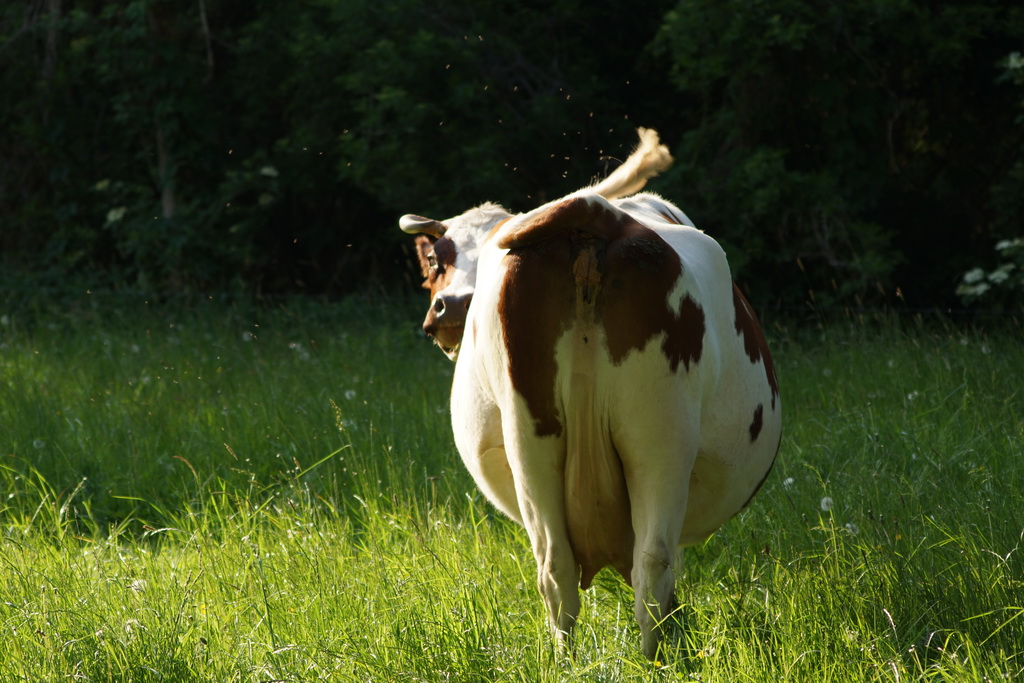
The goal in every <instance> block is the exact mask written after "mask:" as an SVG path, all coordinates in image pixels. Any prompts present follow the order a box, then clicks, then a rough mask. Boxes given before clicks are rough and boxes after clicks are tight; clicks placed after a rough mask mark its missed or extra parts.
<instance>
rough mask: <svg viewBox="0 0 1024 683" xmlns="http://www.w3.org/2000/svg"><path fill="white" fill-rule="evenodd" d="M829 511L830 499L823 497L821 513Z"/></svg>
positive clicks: (830, 506) (830, 507)
mask: <svg viewBox="0 0 1024 683" xmlns="http://www.w3.org/2000/svg"><path fill="white" fill-rule="evenodd" d="M831 509H832V499H831V498H829V497H828V496H825V497H824V498H822V499H821V511H822V512H828V511H829V510H831Z"/></svg>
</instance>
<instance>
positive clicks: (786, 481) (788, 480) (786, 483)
mask: <svg viewBox="0 0 1024 683" xmlns="http://www.w3.org/2000/svg"><path fill="white" fill-rule="evenodd" d="M795 483H796V479H794V478H793V477H786V478H785V479H783V480H782V486H783V488H787V489H788V488H792V487H793V484H795Z"/></svg>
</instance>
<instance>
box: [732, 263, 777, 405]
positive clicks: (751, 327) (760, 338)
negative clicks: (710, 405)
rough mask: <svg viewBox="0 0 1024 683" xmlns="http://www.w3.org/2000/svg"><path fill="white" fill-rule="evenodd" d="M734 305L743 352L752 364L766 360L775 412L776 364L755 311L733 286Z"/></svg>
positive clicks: (741, 293)
mask: <svg viewBox="0 0 1024 683" xmlns="http://www.w3.org/2000/svg"><path fill="white" fill-rule="evenodd" d="M732 303H733V307H734V308H735V309H736V323H735V324H736V333H737V334H739V335H741V336H742V337H743V350H744V351H746V353H747V357H748V358H750V362H751V363H756V362H757V361H758V360H759V359H763V360H764V373H765V376H766V378H767V379H768V385H769V386H770V387H771V389H772V410H775V401H776V399H777V398H778V396H779V380H778V378H777V377H776V376H775V363H774V362H772V354H771V352H770V351H769V350H768V342H766V341H765V339H764V333H763V332H762V331H761V325H760V324H759V323H758V322H757V317H756V316H755V315H754V309H752V308H751V307H750V304H749V303H748V302H747V299H746V297H745V296H743V292H741V291H740V288H739V287H737V286H736V284H735V283H733V285H732Z"/></svg>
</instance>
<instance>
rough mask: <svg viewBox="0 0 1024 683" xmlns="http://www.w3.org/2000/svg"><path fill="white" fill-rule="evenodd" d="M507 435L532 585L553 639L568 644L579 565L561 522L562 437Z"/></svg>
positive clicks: (576, 600)
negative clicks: (532, 563)
mask: <svg viewBox="0 0 1024 683" xmlns="http://www.w3.org/2000/svg"><path fill="white" fill-rule="evenodd" d="M531 427H532V425H531ZM507 437H509V438H508V439H507V441H506V447H507V449H508V454H509V464H510V465H511V466H512V469H513V474H514V477H515V482H516V493H517V494H518V498H519V508H520V512H521V513H522V520H523V526H525V527H526V531H527V533H528V534H529V536H530V543H531V545H532V546H533V554H534V557H535V558H536V560H537V587H538V588H539V589H540V594H541V596H542V597H543V598H544V602H545V603H546V605H547V608H548V616H549V619H550V623H551V629H552V632H553V634H554V636H555V638H556V640H557V641H558V642H559V643H560V644H562V645H565V646H568V645H569V641H570V636H571V634H572V628H573V626H574V625H575V623H576V618H577V617H578V616H579V612H580V597H579V568H578V566H577V564H576V557H575V556H574V555H573V552H572V546H571V545H570V543H569V535H568V530H567V527H566V517H565V484H564V467H565V445H564V439H562V438H559V437H544V438H538V437H532V436H529V437H525V439H524V438H523V437H520V436H519V435H513V434H508V435H507Z"/></svg>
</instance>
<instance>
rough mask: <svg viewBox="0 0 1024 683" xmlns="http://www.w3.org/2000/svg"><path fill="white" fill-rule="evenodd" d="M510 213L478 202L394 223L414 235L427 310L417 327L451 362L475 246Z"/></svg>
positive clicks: (471, 282) (471, 281)
mask: <svg viewBox="0 0 1024 683" xmlns="http://www.w3.org/2000/svg"><path fill="white" fill-rule="evenodd" d="M509 216H511V214H510V213H509V212H508V211H506V210H505V209H503V208H502V207H500V206H498V205H497V204H491V203H487V204H481V205H480V206H478V207H476V208H473V209H470V210H469V211H467V212H466V213H464V214H462V215H461V216H456V217H454V218H449V219H447V220H444V221H437V220H433V219H430V218H423V217H422V216H415V215H412V214H407V215H405V216H402V218H401V219H400V220H399V221H398V225H399V227H401V229H402V231H403V232H407V233H410V234H413V235H416V236H417V237H416V253H417V255H418V257H419V261H420V269H421V270H422V271H423V277H424V278H425V280H424V282H423V287H424V288H425V289H428V290H430V308H429V309H427V317H426V318H425V319H424V320H423V331H424V332H426V333H427V334H428V335H430V336H431V337H433V338H434V341H435V342H437V345H438V346H440V347H441V350H442V351H444V353H445V355H447V356H448V357H449V358H451V359H452V360H455V359H456V358H458V355H459V346H460V345H461V344H462V333H463V332H464V331H465V329H466V314H467V313H468V311H469V304H470V301H472V299H473V290H474V289H475V287H476V265H477V260H478V259H479V257H480V248H481V247H482V246H483V245H484V243H485V242H486V241H487V238H488V237H489V236H490V234H491V232H492V231H493V229H494V228H495V227H496V226H498V225H499V224H500V223H502V222H503V221H505V220H506V219H507V218H509Z"/></svg>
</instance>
